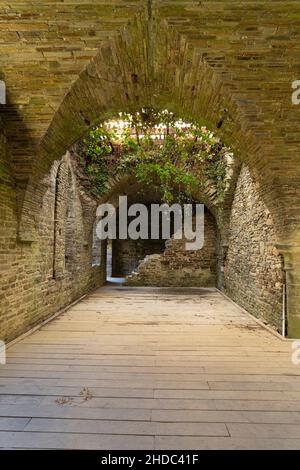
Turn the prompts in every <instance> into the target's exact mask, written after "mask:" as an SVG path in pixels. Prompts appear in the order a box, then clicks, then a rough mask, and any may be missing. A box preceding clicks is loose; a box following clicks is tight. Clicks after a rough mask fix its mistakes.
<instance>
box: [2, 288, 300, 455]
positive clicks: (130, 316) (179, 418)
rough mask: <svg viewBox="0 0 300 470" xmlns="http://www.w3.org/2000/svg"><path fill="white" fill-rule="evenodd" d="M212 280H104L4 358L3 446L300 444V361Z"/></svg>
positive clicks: (235, 446)
mask: <svg viewBox="0 0 300 470" xmlns="http://www.w3.org/2000/svg"><path fill="white" fill-rule="evenodd" d="M291 353H292V349H291V343H290V342H284V341H281V340H280V339H279V338H277V337H276V336H274V335H272V334H271V333H270V332H268V331H267V330H265V329H264V328H262V327H261V326H260V325H259V324H258V323H257V322H255V320H254V319H253V318H252V317H251V316H249V315H247V314H246V313H245V312H243V311H242V310H241V309H239V308H238V307H237V306H236V305H234V304H233V303H231V302H229V301H228V300H227V299H225V298H224V297H223V296H222V295H221V294H220V293H218V292H217V291H216V290H214V289H186V288H184V289H173V288H172V289H168V288H118V287H110V286H105V287H103V288H100V289H98V290H97V291H96V292H94V293H93V294H91V295H89V296H87V297H86V298H85V299H84V300H82V301H81V302H79V303H78V304H77V305H74V306H73V307H72V308H70V309H69V310H67V311H65V312H64V313H63V314H62V315H60V316H59V317H57V318H55V319H54V320H53V321H51V322H50V323H48V324H46V325H44V326H43V327H42V328H41V329H40V330H38V331H36V332H35V333H33V334H32V335H30V336H27V337H26V338H24V339H23V340H22V341H20V342H18V343H16V344H14V345H13V346H12V347H11V348H10V349H9V350H8V354H7V356H8V357H7V364H6V365H5V366H3V365H2V366H0V447H1V448H5V449H12V448H19V449H20V448H22V449H24V448H25V449H31V448H32V449H38V448H42V449H164V448H168V449H177V448H179V449H193V448H197V449H279V448H284V449H296V448H299V447H300V366H295V365H293V364H292V362H291Z"/></svg>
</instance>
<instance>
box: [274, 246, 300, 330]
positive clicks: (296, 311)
mask: <svg viewBox="0 0 300 470" xmlns="http://www.w3.org/2000/svg"><path fill="white" fill-rule="evenodd" d="M277 248H278V250H279V252H280V253H281V254H282V255H283V258H284V271H285V273H286V318H287V328H286V330H287V336H288V337H290V338H300V245H292V244H286V245H285V244H280V245H277Z"/></svg>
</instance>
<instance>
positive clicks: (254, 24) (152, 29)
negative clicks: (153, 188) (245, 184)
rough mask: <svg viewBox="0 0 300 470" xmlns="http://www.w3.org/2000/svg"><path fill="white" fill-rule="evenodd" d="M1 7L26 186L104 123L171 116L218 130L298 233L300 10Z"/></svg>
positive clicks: (199, 5) (5, 69)
mask: <svg viewBox="0 0 300 470" xmlns="http://www.w3.org/2000/svg"><path fill="white" fill-rule="evenodd" d="M0 7H1V8H0V41H1V44H0V52H1V54H0V71H1V77H0V78H5V81H6V84H7V89H8V98H9V103H8V105H7V106H6V107H5V108H3V111H2V115H3V121H4V126H5V129H6V132H7V135H8V139H9V142H10V148H11V152H12V158H13V161H14V163H15V168H16V174H17V178H18V180H19V181H22V182H23V185H25V183H26V181H27V178H28V177H29V176H30V174H31V173H32V171H33V168H37V166H38V167H40V166H39V165H42V166H43V165H44V171H46V170H47V168H48V167H49V164H50V163H51V161H52V160H53V159H54V158H57V157H59V156H60V155H61V154H62V153H63V152H64V151H65V149H66V148H67V147H68V145H70V144H71V143H72V142H73V141H74V140H76V138H78V137H80V136H81V134H82V132H84V131H85V130H86V129H87V128H88V127H89V125H90V124H91V123H92V122H95V120H96V119H97V118H101V117H104V116H106V115H109V113H111V112H112V111H118V110H120V109H123V108H126V107H127V108H130V107H132V108H134V107H136V106H138V105H147V104H153V105H156V106H167V107H169V108H170V109H174V110H177V111H178V112H180V113H182V114H184V115H189V116H190V117H192V116H195V117H197V118H202V119H203V120H204V121H205V122H207V123H208V124H209V125H210V126H211V128H212V129H213V130H216V128H217V127H220V129H219V130H220V132H221V134H222V135H223V137H224V139H225V140H226V141H228V143H230V144H231V145H232V146H233V148H234V150H235V152H236V153H237V154H238V155H240V156H241V159H242V160H243V161H245V162H246V163H247V164H248V165H249V166H250V168H251V170H252V172H253V174H254V175H255V176H256V177H257V178H258V180H259V182H260V186H261V191H262V193H263V195H264V198H265V200H266V202H267V203H268V205H269V206H271V208H273V210H274V211H275V212H276V213H277V214H279V212H280V213H281V214H282V221H284V220H285V219H286V220H289V223H290V224H291V232H293V231H294V230H295V229H296V227H297V225H298V223H299V218H298V217H299V213H300V197H299V189H298V188H299V187H300V176H299V173H300V172H299V154H300V152H299V150H300V133H299V124H298V122H299V117H300V106H299V107H297V106H294V105H292V103H291V92H292V89H291V83H292V81H293V80H295V79H300V61H299V57H300V37H299V36H300V2H298V1H274V0H268V1H262V0H260V1H253V2H252V1H237V0H236V1H234V0H233V1H230V0H225V1H210V0H205V1H181V0H174V1H164V0H153V1H151V0H149V1H146V0H140V1H125V0H124V1H121V0H111V1H109V2H108V1H106V2H104V1H99V0H94V1H85V0H80V1H74V0H73V1H66V2H55V1H53V2H48V1H43V2H41V1H36V0H31V1H24V2H20V1H19V2H14V1H12V2H1V3H0ZM39 160H40V163H38V162H39ZM35 171H36V172H37V173H39V172H38V171H37V169H36V170H35ZM279 205H281V207H279ZM282 221H281V223H282Z"/></svg>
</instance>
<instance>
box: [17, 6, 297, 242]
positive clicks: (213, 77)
mask: <svg viewBox="0 0 300 470" xmlns="http://www.w3.org/2000/svg"><path fill="white" fill-rule="evenodd" d="M151 24H152V29H151V30H149V29H150V28H149V21H148V18H146V17H145V16H144V13H143V14H141V15H139V16H137V17H135V19H134V20H133V21H132V23H131V25H130V26H127V27H126V28H125V30H124V31H123V32H122V33H119V34H118V35H117V36H116V37H115V38H114V39H112V40H110V41H109V42H107V43H104V44H103V45H102V46H101V47H100V48H99V50H98V53H97V55H96V56H95V57H94V58H93V59H92V60H91V61H90V62H89V64H88V65H87V66H86V68H85V69H84V70H83V71H82V73H81V74H80V76H79V77H78V79H77V80H76V81H75V83H74V84H73V85H72V87H71V88H70V89H69V91H68V92H67V94H66V95H65V98H64V99H63V101H62V103H61V105H60V107H59V109H58V110H57V112H56V113H55V115H54V117H53V119H52V122H51V124H50V126H49V128H48V130H47V131H46V133H45V134H44V136H43V138H42V139H41V141H40V145H39V151H38V158H36V159H35V161H34V163H33V167H32V171H31V181H30V183H29V184H28V185H27V194H26V192H25V193H24V195H23V202H22V209H21V211H20V213H21V220H20V232H21V238H22V230H23V231H24V232H25V234H28V232H30V230H28V227H27V223H26V220H23V216H24V215H26V214H27V212H28V211H27V200H31V201H32V187H34V186H35V185H37V182H38V181H40V180H41V178H42V176H43V175H44V174H45V173H46V172H47V171H48V169H49V168H50V166H51V164H52V162H53V160H54V159H56V158H59V157H60V156H61V155H63V154H64V153H65V151H66V149H67V148H68V147H69V146H70V145H71V144H72V143H74V142H75V141H76V140H77V139H78V138H80V137H81V136H82V135H83V133H84V132H85V131H87V130H88V129H89V128H90V127H91V125H93V124H94V123H95V122H97V121H98V120H99V119H100V120H101V119H105V118H107V117H109V116H111V115H112V114H113V113H115V112H119V111H121V110H125V109H126V110H134V109H137V108H138V107H140V106H147V105H152V106H155V107H157V108H168V109H170V110H173V111H176V112H177V113H178V114H180V115H182V116H183V117H187V118H196V119H198V120H200V121H201V122H203V123H205V124H207V125H208V126H209V127H210V128H211V129H212V130H213V131H216V130H217V131H218V133H219V134H220V135H221V137H222V138H223V140H224V141H225V142H226V143H227V144H228V145H230V146H231V147H232V149H233V151H234V153H235V155H236V156H237V157H238V158H239V159H240V161H241V162H244V163H246V164H247V165H248V166H249V169H250V171H251V173H252V174H253V176H254V177H255V179H256V181H258V182H259V183H260V187H261V194H262V197H263V198H264V200H265V202H266V204H267V206H268V208H269V210H270V211H271V212H272V213H273V215H274V220H275V221H277V229H278V233H279V238H280V235H281V232H282V230H281V229H282V227H283V226H285V230H284V232H285V233H284V238H285V239H286V238H288V237H290V238H295V233H296V231H297V228H298V220H297V221H296V220H295V217H291V215H290V214H291V213H292V214H293V213H294V212H295V211H294V206H295V205H297V204H298V203H299V197H298V194H296V196H295V194H291V193H290V192H288V191H285V189H286V184H285V185H284V184H282V182H281V177H282V172H281V171H280V168H279V163H278V148H279V145H278V139H277V141H275V140H272V136H270V131H267V130H266V129H267V124H269V123H267V122H264V121H263V112H262V110H261V109H260V106H259V103H258V102H257V101H255V100H254V99H252V98H251V96H250V95H249V97H248V98H247V95H246V97H244V96H240V95H239V93H234V92H233V91H232V86H229V85H228V84H227V83H226V82H225V81H223V75H222V73H219V72H218V69H217V68H216V67H212V66H211V65H210V63H209V61H207V60H206V59H205V56H204V55H203V54H201V50H199V49H198V48H197V47H194V46H193V43H192V42H191V41H190V40H189V38H188V37H185V35H184V34H179V33H178V32H176V31H175V29H174V28H172V27H170V26H169V25H168V23H167V22H166V20H163V21H162V22H159V21H157V22H153V23H151ZM253 116H254V117H255V119H254V118H253ZM257 129H259V132H257ZM279 143H280V142H279ZM266 162H267V164H266ZM278 168H279V169H278ZM291 178H292V179H293V175H292V173H291ZM293 181H294V182H295V178H294V179H293ZM22 191H23V189H22ZM37 197H38V192H36V193H35V198H37ZM19 200H22V197H21V198H19ZM279 200H281V201H282V205H281V207H279V204H278V201H279ZM292 203H293V207H292ZM25 218H26V217H25ZM289 219H291V220H292V222H291V224H290V225H289V228H290V233H289V235H288V236H287V231H286V228H287V226H288V224H287V222H288V221H289ZM24 225H25V227H26V229H25V230H24V229H23V227H22V226H24ZM29 238H30V235H29Z"/></svg>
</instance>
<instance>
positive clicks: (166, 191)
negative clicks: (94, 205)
mask: <svg viewBox="0 0 300 470" xmlns="http://www.w3.org/2000/svg"><path fill="white" fill-rule="evenodd" d="M119 118H120V119H121V120H122V121H126V122H127V126H126V127H125V128H124V129H123V132H122V134H121V136H118V135H117V132H116V130H117V129H111V127H109V126H108V125H107V124H106V123H104V124H102V125H100V126H98V127H97V128H94V129H92V130H91V131H90V133H89V135H88V136H87V137H86V138H85V139H84V151H83V155H81V159H83V160H84V167H85V173H86V175H87V176H88V177H89V179H90V180H91V182H92V183H93V184H92V185H91V192H92V194H93V195H102V194H105V192H107V190H108V185H107V183H108V181H109V178H110V177H111V176H115V175H117V174H124V173H130V174H133V175H134V176H135V177H136V179H137V181H138V182H139V183H141V184H142V185H145V186H151V187H157V188H159V189H160V190H161V193H162V199H163V200H164V201H165V202H167V203H171V202H173V201H179V202H185V201H188V200H191V199H192V198H193V194H195V193H196V191H197V190H198V189H200V188H204V189H205V188H207V187H208V186H210V187H212V188H213V189H214V191H215V196H216V199H217V201H219V202H220V201H222V200H223V197H224V191H225V176H226V163H225V153H226V151H227V149H226V148H225V147H224V145H223V144H222V143H221V142H219V141H218V139H217V138H216V137H215V136H214V135H213V134H212V133H210V132H209V131H207V130H206V129H205V128H201V127H199V126H197V125H195V124H193V125H191V127H190V128H189V131H188V133H187V134H186V133H185V132H184V131H183V130H182V129H180V128H178V127H176V116H175V115H174V114H173V113H170V112H168V111H166V110H164V111H157V110H154V109H152V108H146V109H142V110H141V111H139V112H137V113H135V114H129V113H120V115H119ZM160 124H162V125H164V126H165V128H164V129H165V134H166V135H165V136H164V137H165V138H164V140H163V143H162V145H157V144H156V143H155V141H154V140H153V138H152V137H151V132H152V129H153V128H154V126H158V125H160ZM141 135H142V136H143V137H140V136H141Z"/></svg>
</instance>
